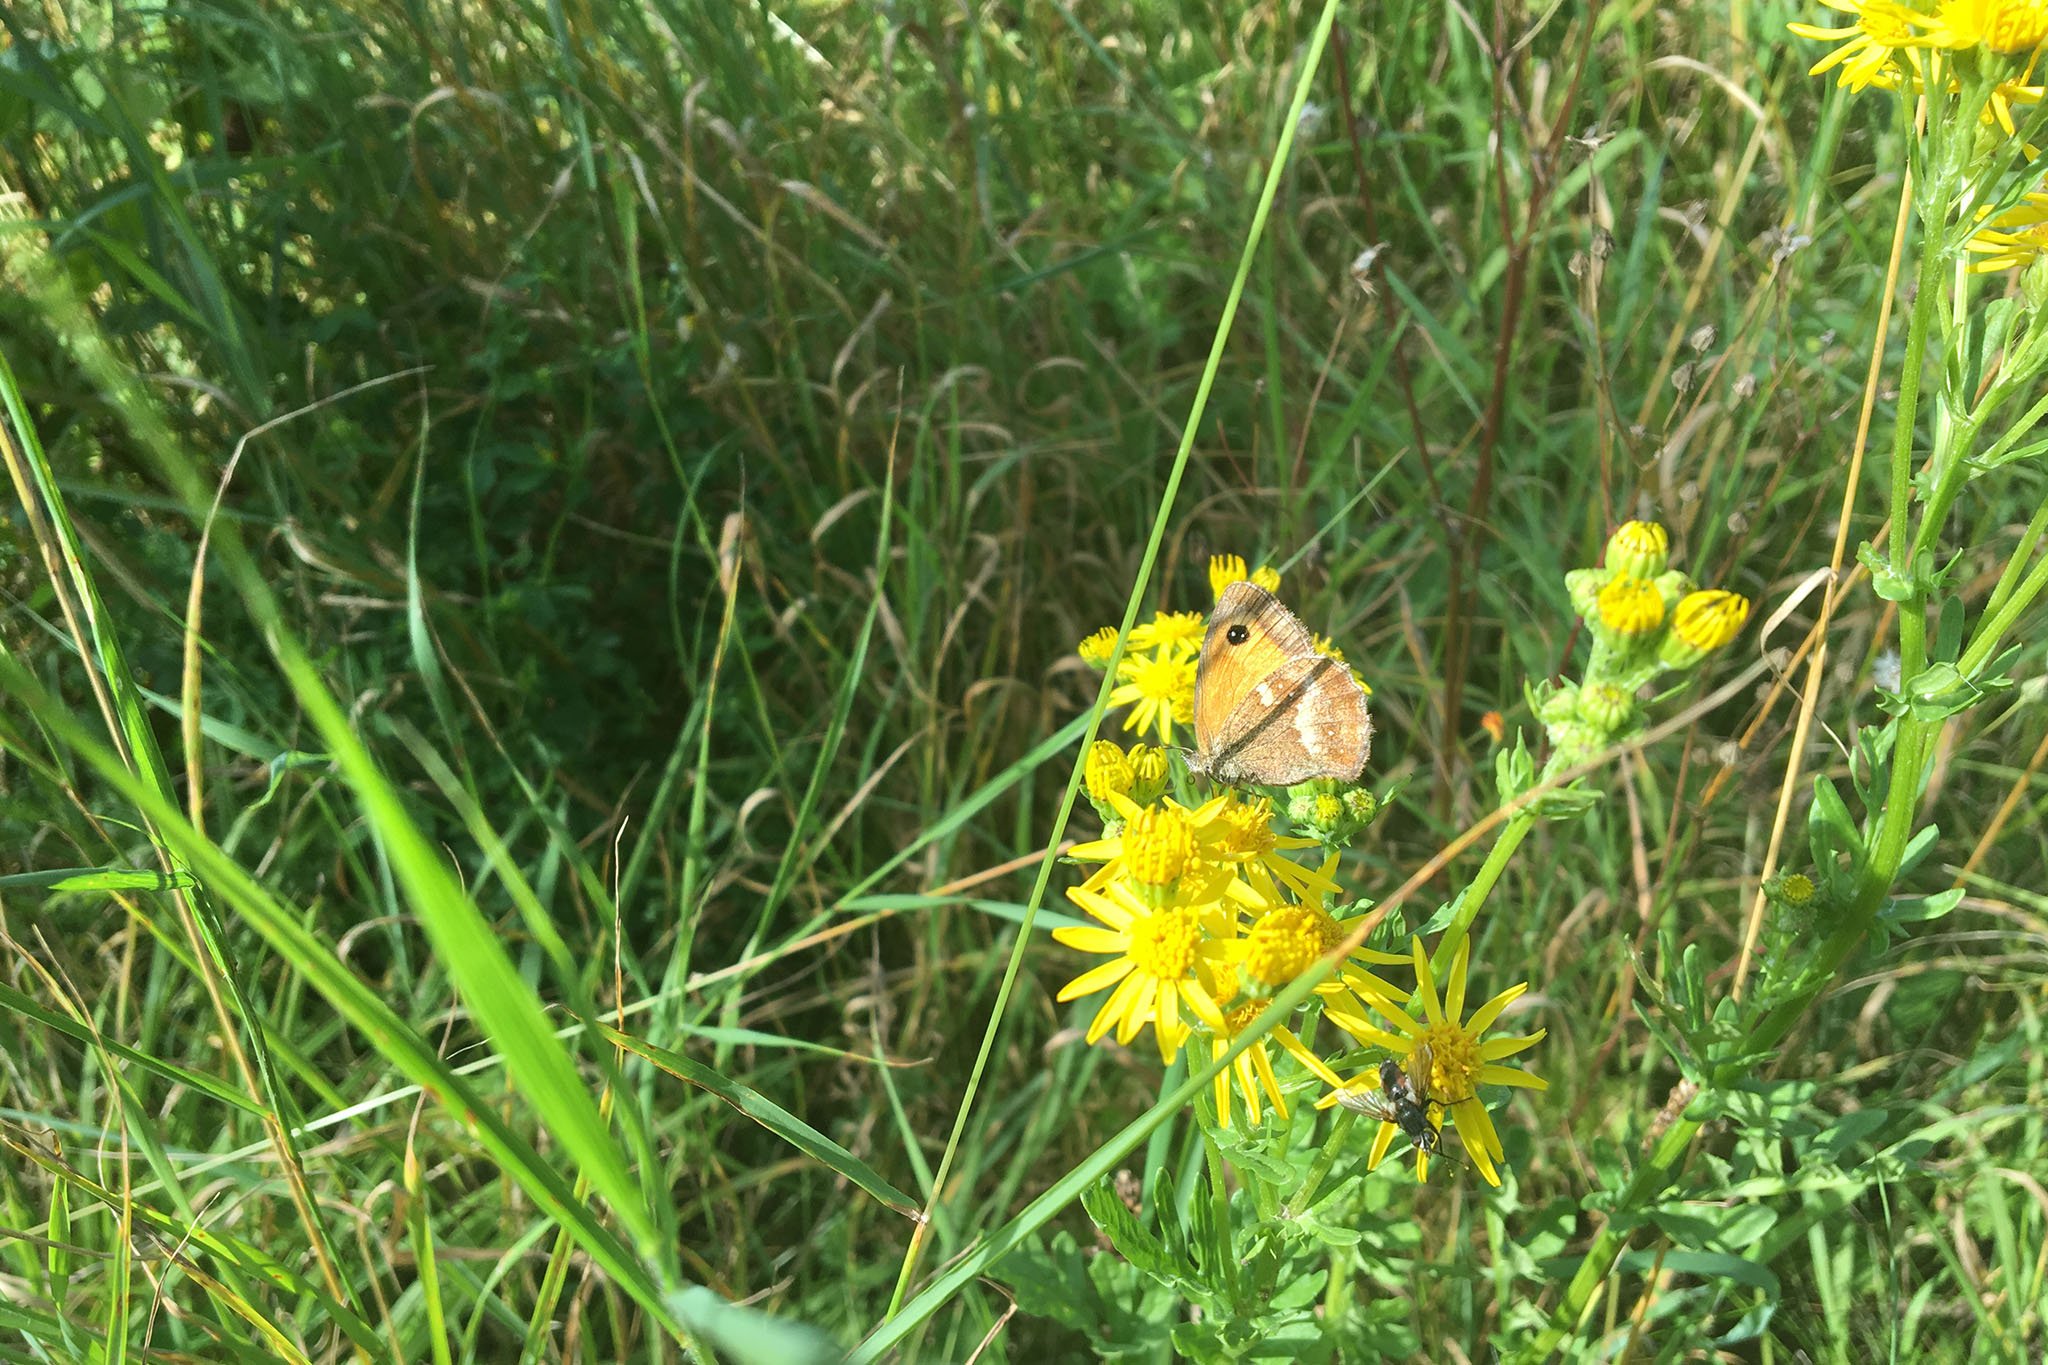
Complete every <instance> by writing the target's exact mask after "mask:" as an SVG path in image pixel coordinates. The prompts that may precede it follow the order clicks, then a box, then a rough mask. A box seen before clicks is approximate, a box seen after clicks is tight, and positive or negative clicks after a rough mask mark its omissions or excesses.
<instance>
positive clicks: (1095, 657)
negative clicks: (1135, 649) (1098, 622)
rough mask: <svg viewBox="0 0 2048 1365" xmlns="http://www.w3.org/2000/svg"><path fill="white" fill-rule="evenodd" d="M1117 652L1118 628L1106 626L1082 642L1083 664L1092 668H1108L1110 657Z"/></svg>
mask: <svg viewBox="0 0 2048 1365" xmlns="http://www.w3.org/2000/svg"><path fill="white" fill-rule="evenodd" d="M1115 650H1116V627H1115V626H1104V627H1103V628H1102V629H1101V630H1098V631H1096V632H1095V633H1094V634H1093V635H1091V636H1089V637H1088V638H1087V639H1085V640H1083V641H1082V642H1081V649H1080V654H1081V662H1082V663H1084V664H1087V665H1088V666H1089V667H1090V668H1108V667H1109V656H1110V655H1111V654H1112V653H1114V652H1115Z"/></svg>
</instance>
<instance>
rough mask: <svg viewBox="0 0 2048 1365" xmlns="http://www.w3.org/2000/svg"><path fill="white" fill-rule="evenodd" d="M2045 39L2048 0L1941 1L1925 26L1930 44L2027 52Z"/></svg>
mask: <svg viewBox="0 0 2048 1365" xmlns="http://www.w3.org/2000/svg"><path fill="white" fill-rule="evenodd" d="M2043 39H2048V0H1941V7H1940V8H1939V9H1937V10H1936V11H1935V12H1934V19H1933V21H1932V22H1931V23H1930V24H1929V25H1928V29H1927V42H1928V44H1929V45H1930V46H1933V47H1945V48H1955V49H1961V48H1972V47H1983V48H1988V49H1990V50H1991V51H1993V52H1997V53H2004V54H2012V53H2031V52H2032V51H2034V49H2035V48H2038V47H2039V46H2041V43H2042V40H2043Z"/></svg>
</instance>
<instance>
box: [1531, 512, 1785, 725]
mask: <svg viewBox="0 0 2048 1365" xmlns="http://www.w3.org/2000/svg"><path fill="white" fill-rule="evenodd" d="M1565 586H1566V587H1567V589H1569V591H1570V592H1571V598H1572V609H1573V610H1574V611H1576V612H1577V613H1578V614H1579V617H1580V618H1581V619H1582V620H1583V621H1585V623H1586V630H1587V633H1588V634H1590V635H1591V636H1592V639H1593V652H1592V656H1591V657H1590V658H1589V659H1588V660H1587V661H1586V672H1585V675H1584V678H1583V680H1582V681H1580V682H1578V683H1566V684H1564V685H1562V686H1557V687H1551V688H1547V689H1545V690H1543V691H1542V692H1541V693H1540V694H1539V695H1538V696H1537V697H1536V698H1535V704H1536V714H1537V718H1538V719H1540V720H1541V721H1542V722H1543V725H1544V729H1545V730H1546V731H1547V732H1548V733H1549V735H1550V743H1551V747H1552V752H1553V755H1554V756H1556V755H1566V756H1567V758H1566V761H1568V762H1569V761H1576V760H1575V759H1574V758H1572V757H1569V756H1572V755H1576V756H1578V757H1586V756H1590V755H1591V754H1593V753H1594V752H1596V751H1598V750H1599V749H1601V748H1602V747H1604V746H1606V745H1608V744H1611V743H1612V742H1614V741H1615V740H1617V739H1622V738H1626V737H1627V736H1628V735H1629V734H1631V733H1633V732H1634V731H1636V730H1637V729H1639V728H1641V726H1642V724H1643V715H1642V708H1641V706H1640V705H1639V704H1638V701H1637V697H1638V694H1639V693H1640V692H1641V691H1642V689H1643V687H1644V686H1645V685H1646V684H1648V683H1649V682H1651V681H1652V680H1653V679H1655V678H1657V677H1658V676H1659V675H1660V674H1664V673H1672V672H1678V673H1682V672H1686V671H1688V670H1690V669H1693V668H1696V667H1698V666H1699V664H1700V661H1701V660H1703V659H1705V658H1706V657H1707V656H1708V655H1709V654H1711V653H1713V652H1714V651H1715V650H1717V649H1720V648H1722V647H1723V646H1724V645H1726V644H1727V643H1728V642H1729V641H1730V640H1733V639H1734V638H1735V637H1736V635H1737V634H1738V633H1740V631H1741V630H1742V625H1743V622H1744V621H1746V620H1747V619H1748V618H1749V599H1748V598H1746V597H1743V596H1742V595H1741V594H1739V593H1733V592H1728V591H1726V590H1724V589H1720V588H1708V589H1702V588H1700V587H1699V585H1698V584H1696V583H1694V582H1693V580H1692V579H1691V577H1690V576H1688V575H1687V574H1685V573H1684V572H1682V571H1681V570H1678V569H1674V568H1672V567H1671V539H1670V536H1669V535H1668V534H1667V533H1666V531H1665V530H1664V528H1663V527H1662V526H1659V525H1658V524H1657V523H1656V522H1653V521H1631V522H1625V523H1623V525H1622V526H1621V527H1620V528H1618V529H1617V530H1616V531H1615V532H1614V534H1613V535H1611V536H1609V537H1608V539H1607V553H1606V555H1605V556H1604V562H1603V563H1602V564H1601V566H1600V567H1599V568H1597V569H1575V570H1573V571H1572V572H1571V573H1569V574H1567V575H1565ZM1554 761H1555V759H1554Z"/></svg>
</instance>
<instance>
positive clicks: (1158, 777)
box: [1130, 744, 1172, 806]
mask: <svg viewBox="0 0 2048 1365" xmlns="http://www.w3.org/2000/svg"><path fill="white" fill-rule="evenodd" d="M1171 767H1172V764H1171V762H1170V761H1169V760H1168V758H1167V756H1166V750H1164V749H1162V748H1160V747H1158V746H1157V745H1155V744H1133V745H1132V746H1131V753H1130V769H1131V791H1130V796H1131V799H1132V800H1133V801H1136V802H1137V803H1138V804H1139V805H1141V806H1149V805H1151V804H1152V803H1153V802H1154V801H1157V800H1158V799H1159V798H1160V796H1162V795H1163V794H1164V793H1165V791H1166V775H1167V773H1168V771H1169V770H1170V769H1171Z"/></svg>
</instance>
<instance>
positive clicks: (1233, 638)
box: [1223, 621, 1252, 645]
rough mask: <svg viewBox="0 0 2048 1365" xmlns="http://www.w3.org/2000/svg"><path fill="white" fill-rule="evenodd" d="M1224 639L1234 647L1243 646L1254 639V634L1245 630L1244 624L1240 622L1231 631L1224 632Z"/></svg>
mask: <svg viewBox="0 0 2048 1365" xmlns="http://www.w3.org/2000/svg"><path fill="white" fill-rule="evenodd" d="M1223 638H1224V639H1226V640H1228V641H1230V643H1232V644H1234V645H1241V644H1243V643H1244V642H1245V641H1246V640H1249V639H1251V638H1252V633H1251V632H1250V631H1248V630H1246V629H1245V628H1244V623H1243V622H1242V621H1240V622H1238V623H1237V624H1236V625H1234V626H1232V627H1231V628H1230V629H1229V630H1226V631H1224V632H1223Z"/></svg>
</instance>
